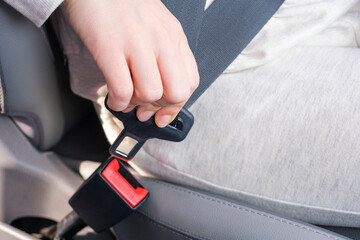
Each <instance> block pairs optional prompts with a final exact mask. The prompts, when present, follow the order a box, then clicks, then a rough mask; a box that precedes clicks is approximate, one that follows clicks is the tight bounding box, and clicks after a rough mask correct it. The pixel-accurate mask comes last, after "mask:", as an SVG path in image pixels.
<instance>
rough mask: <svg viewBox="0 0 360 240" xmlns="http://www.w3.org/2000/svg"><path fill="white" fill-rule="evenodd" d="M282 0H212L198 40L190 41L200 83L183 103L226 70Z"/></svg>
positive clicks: (198, 94)
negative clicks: (194, 47)
mask: <svg viewBox="0 0 360 240" xmlns="http://www.w3.org/2000/svg"><path fill="white" fill-rule="evenodd" d="M283 2H284V0H215V2H214V3H212V4H211V5H210V7H209V8H208V9H207V10H206V11H205V14H204V16H203V17H202V23H201V28H200V33H199V36H198V39H197V44H193V43H191V44H192V45H196V46H197V47H196V49H195V52H194V55H195V59H196V62H197V65H198V69H199V75H200V84H199V87H198V88H197V89H196V90H195V92H194V93H193V95H192V96H191V98H190V99H189V100H188V102H187V103H186V105H185V107H186V108H189V107H190V106H191V105H192V104H193V103H194V102H195V101H196V100H197V99H198V98H199V97H200V96H201V95H202V94H203V93H204V92H205V90H206V89H207V88H209V87H210V85H211V84H212V83H213V82H214V81H215V80H216V79H217V78H218V77H219V76H220V75H221V74H222V73H223V72H224V71H225V69H226V68H227V67H228V66H229V65H230V64H231V63H232V62H233V61H234V60H235V58H236V57H237V56H238V55H239V54H240V53H241V52H242V50H243V49H244V48H245V47H246V46H247V45H248V44H249V43H250V41H251V40H252V39H253V38H254V37H255V35H256V34H257V33H258V32H259V31H260V30H261V28H262V27H263V26H264V25H265V24H266V22H267V21H268V20H269V19H270V18H271V17H272V16H273V15H274V13H275V12H276V11H277V10H278V9H279V7H280V6H281V4H282V3H283ZM180 21H181V19H180ZM184 30H185V31H186V29H184ZM190 40H193V39H190Z"/></svg>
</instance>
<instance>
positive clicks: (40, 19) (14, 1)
mask: <svg viewBox="0 0 360 240" xmlns="http://www.w3.org/2000/svg"><path fill="white" fill-rule="evenodd" d="M3 1H5V2H7V3H8V4H9V5H11V6H12V7H13V8H15V9H16V10H17V11H19V12H20V13H22V14H23V15H24V16H25V17H27V18H28V19H30V20H31V21H32V22H33V23H34V24H35V25H36V26H38V27H40V26H41V25H42V24H43V23H44V22H45V21H46V19H48V17H49V16H50V15H51V13H52V12H53V11H54V10H55V9H56V8H57V7H58V6H59V5H60V4H61V3H62V2H63V0H36V1H34V0H3Z"/></svg>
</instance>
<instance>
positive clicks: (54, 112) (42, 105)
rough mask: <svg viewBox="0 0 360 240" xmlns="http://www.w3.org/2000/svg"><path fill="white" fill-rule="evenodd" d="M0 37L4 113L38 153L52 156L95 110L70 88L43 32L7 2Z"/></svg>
mask: <svg viewBox="0 0 360 240" xmlns="http://www.w3.org/2000/svg"><path fill="white" fill-rule="evenodd" d="M0 32H1V35H0V78H1V82H0V113H2V114H6V115H8V116H10V117H12V118H13V120H14V121H15V122H17V124H18V126H19V127H20V128H21V129H22V130H23V132H24V133H25V134H26V135H27V136H28V137H29V138H30V139H31V141H32V143H33V144H34V146H35V147H37V148H39V149H40V150H47V149H49V148H51V147H52V146H53V145H55V144H56V143H57V142H58V141H59V140H60V138H61V137H62V136H63V134H64V133H65V132H66V130H68V129H69V128H71V127H72V126H74V125H75V124H76V123H77V122H78V121H79V120H80V119H81V118H82V117H83V116H84V115H85V114H86V113H87V112H88V110H89V109H90V108H89V107H90V106H91V104H89V103H85V101H84V100H82V99H80V98H79V97H77V96H75V95H74V94H72V93H71V91H70V88H69V87H68V86H66V84H68V83H67V82H66V81H65V80H66V79H64V78H66V75H64V74H62V75H61V74H60V72H59V68H57V67H58V66H56V64H55V63H56V61H55V58H54V55H53V53H52V50H51V48H50V44H49V42H48V38H47V35H46V33H45V30H44V28H41V29H38V28H37V27H36V26H35V25H33V24H32V23H31V22H30V21H29V20H27V19H26V18H25V17H23V16H22V15H21V14H19V13H17V12H16V11H15V10H14V9H12V8H11V7H10V6H8V5H7V4H6V3H4V2H3V1H1V2H0ZM60 62H61V63H62V62H63V60H62V59H60Z"/></svg>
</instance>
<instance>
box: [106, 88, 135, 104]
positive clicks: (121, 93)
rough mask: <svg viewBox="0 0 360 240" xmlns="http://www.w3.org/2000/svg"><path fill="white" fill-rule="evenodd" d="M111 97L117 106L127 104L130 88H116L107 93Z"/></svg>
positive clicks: (130, 94)
mask: <svg viewBox="0 0 360 240" xmlns="http://www.w3.org/2000/svg"><path fill="white" fill-rule="evenodd" d="M109 93H110V95H111V97H112V98H113V99H114V100H115V101H116V102H117V103H118V104H119V105H122V104H127V103H128V102H129V100H130V99H131V96H132V88H130V87H127V88H117V89H116V90H111V91H109Z"/></svg>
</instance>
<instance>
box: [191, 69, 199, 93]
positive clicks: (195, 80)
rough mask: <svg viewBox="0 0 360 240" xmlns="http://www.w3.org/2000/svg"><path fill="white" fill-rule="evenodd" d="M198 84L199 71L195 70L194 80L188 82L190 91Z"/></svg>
mask: <svg viewBox="0 0 360 240" xmlns="http://www.w3.org/2000/svg"><path fill="white" fill-rule="evenodd" d="M199 84H200V76H199V73H198V72H196V73H195V76H194V80H193V81H192V82H191V84H190V89H191V92H193V91H195V89H197V88H198V87H199Z"/></svg>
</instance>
